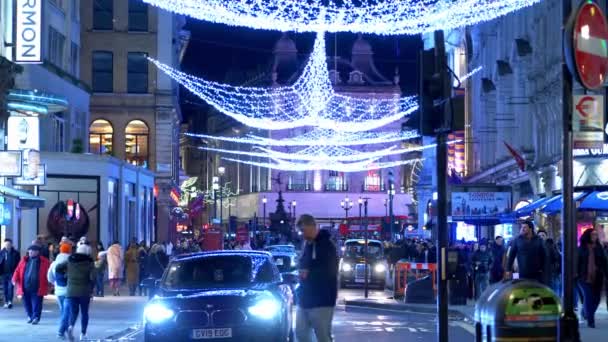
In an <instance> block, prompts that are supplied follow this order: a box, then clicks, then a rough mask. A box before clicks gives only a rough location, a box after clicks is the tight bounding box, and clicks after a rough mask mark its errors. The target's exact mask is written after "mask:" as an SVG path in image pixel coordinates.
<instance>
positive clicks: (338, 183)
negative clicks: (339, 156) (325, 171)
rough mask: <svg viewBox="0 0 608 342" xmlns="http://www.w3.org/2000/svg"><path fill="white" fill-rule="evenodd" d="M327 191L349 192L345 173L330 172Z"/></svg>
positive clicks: (326, 185)
mask: <svg viewBox="0 0 608 342" xmlns="http://www.w3.org/2000/svg"><path fill="white" fill-rule="evenodd" d="M325 191H348V185H347V184H346V179H345V177H344V172H337V171H329V178H328V179H327V184H325Z"/></svg>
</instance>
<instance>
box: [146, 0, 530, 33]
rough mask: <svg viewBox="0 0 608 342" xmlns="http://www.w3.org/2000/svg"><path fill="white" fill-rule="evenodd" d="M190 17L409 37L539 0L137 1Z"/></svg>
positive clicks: (490, 16) (481, 19)
mask: <svg viewBox="0 0 608 342" xmlns="http://www.w3.org/2000/svg"><path fill="white" fill-rule="evenodd" d="M143 1H144V2H146V3H148V4H151V5H154V6H157V7H160V8H162V9H165V10H167V11H171V12H175V13H180V14H184V15H187V16H190V17H193V18H196V19H200V20H204V21H209V22H214V23H220V24H226V25H231V26H241V27H249V28H253V29H262V30H273V31H282V32H289V31H296V32H320V31H325V32H357V33H372V34H380V35H402V34H409V35H415V34H420V33H427V32H432V31H435V30H450V29H454V28H459V27H464V26H470V25H474V24H477V23H480V22H485V21H490V20H493V19H496V18H498V17H501V16H503V15H506V14H508V13H511V12H513V11H516V10H518V9H521V8H524V7H528V6H532V5H534V4H536V3H538V2H540V1H541V0H454V1H436V0H400V1H395V0H375V1H373V2H371V3H370V1H367V0H362V1H357V3H354V1H353V0H341V1H340V4H336V3H335V1H330V2H329V4H327V1H326V0H307V1H303V0H230V1H219V0H143Z"/></svg>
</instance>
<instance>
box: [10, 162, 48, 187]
mask: <svg viewBox="0 0 608 342" xmlns="http://www.w3.org/2000/svg"><path fill="white" fill-rule="evenodd" d="M37 169H38V174H37V175H36V177H34V178H27V179H26V178H24V177H17V178H13V184H15V185H40V186H42V185H46V164H39V165H38V167H37ZM25 174H26V171H25V169H23V175H24V176H25Z"/></svg>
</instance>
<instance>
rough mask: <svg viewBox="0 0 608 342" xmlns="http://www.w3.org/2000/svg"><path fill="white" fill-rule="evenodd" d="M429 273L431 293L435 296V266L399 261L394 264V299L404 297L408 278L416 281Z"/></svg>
mask: <svg viewBox="0 0 608 342" xmlns="http://www.w3.org/2000/svg"><path fill="white" fill-rule="evenodd" d="M429 272H430V273H431V279H432V281H433V292H434V293H435V296H437V282H436V280H437V264H431V263H420V262H409V261H399V262H397V263H396V264H395V272H394V280H395V285H394V288H393V294H394V296H395V297H403V296H405V291H406V289H407V283H408V276H410V279H412V280H418V279H420V278H422V277H425V276H427V275H428V274H429Z"/></svg>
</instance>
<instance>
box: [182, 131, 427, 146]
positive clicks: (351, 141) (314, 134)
mask: <svg viewBox="0 0 608 342" xmlns="http://www.w3.org/2000/svg"><path fill="white" fill-rule="evenodd" d="M185 135H187V136H191V137H195V138H202V139H209V140H216V141H226V142H235V143H239V144H250V145H263V146H278V147H291V146H358V145H373V144H386V143H392V142H397V141H403V140H409V139H414V138H418V137H420V134H419V133H418V131H417V130H410V131H404V132H398V131H394V132H336V131H333V130H328V129H321V128H317V129H314V130H312V131H310V132H307V133H304V134H301V135H298V136H295V137H288V138H282V139H272V138H268V137H263V136H259V135H254V134H248V135H247V136H245V137H222V136H215V135H207V134H194V133H185Z"/></svg>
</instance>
